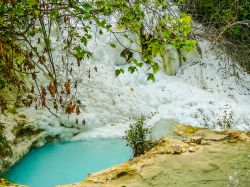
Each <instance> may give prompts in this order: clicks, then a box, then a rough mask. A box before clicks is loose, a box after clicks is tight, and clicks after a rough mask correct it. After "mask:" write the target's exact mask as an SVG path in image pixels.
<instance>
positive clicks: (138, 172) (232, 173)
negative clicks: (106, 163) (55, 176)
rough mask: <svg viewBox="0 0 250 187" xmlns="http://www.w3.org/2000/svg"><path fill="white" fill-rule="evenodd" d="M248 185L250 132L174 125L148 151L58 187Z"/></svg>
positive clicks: (249, 179)
mask: <svg viewBox="0 0 250 187" xmlns="http://www.w3.org/2000/svg"><path fill="white" fill-rule="evenodd" d="M102 186H103V187H152V186H157V187H160V186H164V187H165V186H171V187H172V186H234V187H235V186H241V187H248V186H250V132H241V131H231V130H229V131H220V132H218V131H211V130H209V129H202V128H195V127H191V126H185V125H181V124H175V125H174V127H173V130H172V132H171V133H169V134H168V136H167V137H166V136H165V137H162V138H160V139H159V140H157V144H156V146H154V147H153V148H152V149H151V150H149V151H148V152H147V153H146V154H144V155H141V156H139V157H137V158H133V159H131V160H130V161H128V162H125V163H123V164H121V165H117V166H114V167H112V168H109V169H107V170H104V171H101V172H98V173H94V174H91V175H89V176H88V178H87V179H85V180H84V181H83V182H80V183H78V184H71V185H60V186H58V187H102Z"/></svg>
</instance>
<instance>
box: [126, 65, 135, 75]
mask: <svg viewBox="0 0 250 187" xmlns="http://www.w3.org/2000/svg"><path fill="white" fill-rule="evenodd" d="M128 71H130V73H131V74H133V73H134V72H135V71H137V68H136V67H135V66H130V67H128Z"/></svg>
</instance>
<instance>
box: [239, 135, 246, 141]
mask: <svg viewBox="0 0 250 187" xmlns="http://www.w3.org/2000/svg"><path fill="white" fill-rule="evenodd" d="M239 139H240V140H241V141H246V140H247V139H248V136H247V135H246V134H245V133H241V134H240V136H239Z"/></svg>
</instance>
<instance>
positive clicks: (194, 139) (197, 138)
mask: <svg viewBox="0 0 250 187" xmlns="http://www.w3.org/2000/svg"><path fill="white" fill-rule="evenodd" d="M190 142H191V143H195V144H198V145H200V144H201V142H202V137H201V136H193V137H191V139H190Z"/></svg>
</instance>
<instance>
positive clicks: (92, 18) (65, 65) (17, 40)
mask: <svg viewBox="0 0 250 187" xmlns="http://www.w3.org/2000/svg"><path fill="white" fill-rule="evenodd" d="M190 21H191V17H190V16H188V15H186V14H181V15H178V14H177V13H176V12H175V11H174V10H173V9H172V5H170V4H169V3H168V2H167V1H160V0H157V1H155V0H135V1H130V0H98V1H96V0H88V1H80V0H70V1H69V0H66V1H65V0H52V1H49V0H14V1H13V0H5V1H1V2H0V38H4V40H3V41H1V44H4V48H3V47H1V48H0V61H1V66H0V71H1V75H3V72H11V73H12V74H14V73H18V74H24V75H29V76H30V77H31V78H32V79H33V86H31V88H29V91H30V92H31V93H33V94H34V96H35V97H34V99H33V100H32V102H33V103H34V106H35V108H38V107H42V108H44V107H46V108H48V109H49V110H50V111H51V112H52V113H54V114H55V112H57V111H58V110H63V111H65V112H66V113H67V114H72V113H76V114H77V115H79V114H80V108H79V107H77V102H76V100H77V98H76V97H77V87H78V78H79V77H77V76H80V75H76V73H75V72H76V71H77V70H76V69H77V68H76V65H77V66H78V67H80V66H81V64H82V62H84V60H86V59H88V58H90V57H91V56H92V53H91V52H90V51H88V48H87V46H88V42H89V41H90V40H91V39H92V38H93V37H94V36H95V34H96V33H93V32H92V30H91V29H92V27H93V26H94V25H95V26H96V31H97V32H98V33H99V34H103V33H104V31H105V32H109V33H111V35H113V36H114V37H115V38H116V39H117V42H118V43H119V44H121V45H123V44H122V43H121V41H119V39H118V38H119V37H118V34H119V35H122V36H123V37H125V38H127V40H129V41H131V42H132V43H137V46H138V49H130V50H131V51H133V52H134V53H139V54H140V56H141V59H131V60H130V61H129V63H130V66H129V67H128V71H130V72H131V73H134V72H136V71H137V70H138V68H141V67H142V66H143V65H144V64H145V65H146V66H147V68H148V74H147V75H148V77H147V79H148V80H153V81H154V80H155V79H154V74H155V73H157V72H158V71H159V65H158V64H157V63H156V62H155V61H154V57H156V56H157V55H158V54H164V50H165V46H166V44H172V45H173V46H175V47H176V48H177V49H185V50H190V49H191V48H193V47H194V46H195V41H193V40H190V39H189V33H190V32H191V31H192V29H191V27H190ZM55 38H56V41H55ZM55 43H60V47H58V46H55ZM110 46H111V47H113V48H115V47H116V46H117V45H116V44H115V43H114V42H112V43H111V44H110ZM124 48H128V46H124ZM1 49H2V50H1ZM6 49H7V50H6ZM54 50H57V53H54ZM5 53H6V54H7V55H5ZM1 56H3V57H4V58H3V57H2V58H1ZM6 69H7V71H6ZM91 71H92V70H88V71H86V73H85V74H84V76H86V77H88V78H90V77H91ZM121 73H124V69H123V68H121V69H118V70H116V72H115V74H116V76H118V75H119V74H121ZM44 76H45V77H47V80H46V81H45V80H42V81H41V80H40V78H42V77H44ZM3 77H5V76H0V87H4V86H5V84H6V83H8V82H6V79H3ZM7 77H11V76H10V75H9V76H7ZM13 80H18V78H17V77H16V78H15V77H14V78H13ZM22 85H23V84H22ZM23 87H24V85H23Z"/></svg>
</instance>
